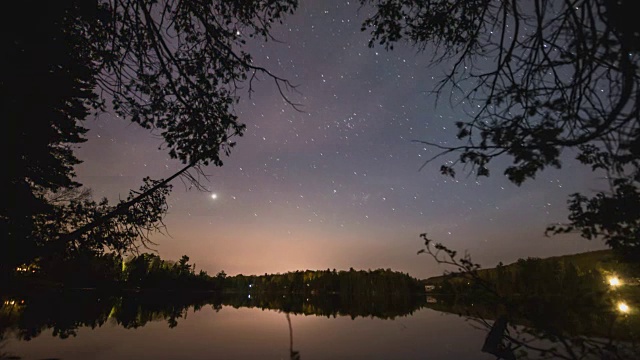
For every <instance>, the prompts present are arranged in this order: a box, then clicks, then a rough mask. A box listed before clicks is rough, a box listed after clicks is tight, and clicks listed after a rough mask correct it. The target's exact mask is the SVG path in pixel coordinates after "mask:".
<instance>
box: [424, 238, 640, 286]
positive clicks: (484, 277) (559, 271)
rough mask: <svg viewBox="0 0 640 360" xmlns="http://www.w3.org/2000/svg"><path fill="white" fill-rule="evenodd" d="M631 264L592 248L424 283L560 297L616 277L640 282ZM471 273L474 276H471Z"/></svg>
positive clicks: (457, 274) (634, 283)
mask: <svg viewBox="0 0 640 360" xmlns="http://www.w3.org/2000/svg"><path fill="white" fill-rule="evenodd" d="M634 266H635V265H634V264H630V263H625V262H622V261H620V260H619V258H617V257H616V256H615V254H614V253H613V252H612V251H611V250H602V251H593V252H587V253H582V254H576V255H566V256H557V257H550V258H544V259H540V258H527V259H519V260H518V261H516V262H515V263H512V264H509V265H502V264H499V265H498V266H496V267H495V268H490V269H480V270H477V271H476V272H475V274H473V276H472V274H469V273H452V274H447V275H443V276H437V277H432V278H429V279H427V280H425V281H424V282H425V284H427V285H434V286H435V289H433V291H434V292H438V293H443V294H463V293H469V292H476V294H475V295H477V292H480V293H482V292H486V290H488V289H487V287H488V288H490V290H491V291H493V292H495V295H497V296H509V297H513V296H527V297H537V296H562V297H565V298H567V297H571V295H573V294H584V293H587V292H603V291H606V290H607V289H608V286H609V285H608V283H607V279H608V278H609V277H619V278H620V279H621V281H624V283H625V284H626V285H631V286H635V285H639V284H640V283H639V282H638V276H639V274H638V271H637V269H635V267H634ZM474 276H475V277H477V279H474Z"/></svg>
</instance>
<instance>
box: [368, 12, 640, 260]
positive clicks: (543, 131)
mask: <svg viewBox="0 0 640 360" xmlns="http://www.w3.org/2000/svg"><path fill="white" fill-rule="evenodd" d="M361 3H363V4H372V5H374V7H375V9H376V12H375V14H374V15H373V16H371V17H369V18H368V19H366V20H365V22H364V24H363V28H362V29H363V30H367V29H370V31H371V35H372V38H371V40H370V46H374V45H376V44H380V45H383V46H385V47H386V48H387V49H392V48H393V46H394V44H395V43H397V42H398V41H401V40H407V41H409V42H411V43H413V44H414V46H416V47H417V48H419V49H420V50H426V49H427V48H428V49H430V50H432V49H433V50H434V52H435V55H434V59H435V61H436V63H442V62H444V61H446V62H447V63H449V64H451V68H450V70H449V71H448V72H447V75H446V76H445V78H444V79H443V80H442V82H441V83H440V84H439V85H438V86H437V88H436V93H438V94H442V93H443V91H444V90H445V89H451V90H452V92H451V99H452V100H453V99H456V98H458V99H461V101H462V102H463V103H464V104H467V105H470V106H469V108H468V110H469V111H468V113H469V120H467V121H461V122H457V123H456V126H457V128H458V133H457V137H458V138H459V139H461V140H464V141H465V143H464V144H463V145H460V146H443V145H441V144H437V143H431V142H426V141H423V143H425V144H429V145H431V146H434V147H437V148H438V149H440V150H441V151H440V152H439V153H438V154H437V155H436V156H435V157H434V158H432V159H431V160H429V161H427V162H430V161H433V160H434V159H436V158H438V157H440V156H442V155H446V154H450V153H456V154H457V155H458V156H457V159H456V160H455V161H453V162H452V163H448V164H447V165H443V166H442V167H441V172H442V173H443V174H446V175H451V176H454V175H455V170H454V167H455V165H456V164H470V165H471V166H472V168H473V170H472V171H474V172H475V173H476V174H477V176H488V175H489V167H488V165H489V163H490V161H491V160H493V159H494V158H496V157H498V156H501V155H506V156H509V157H510V158H511V159H512V164H511V165H510V166H508V167H507V168H506V169H505V171H504V173H505V175H506V176H507V177H508V178H509V179H510V180H511V181H512V182H514V183H515V184H517V185H520V184H522V183H523V182H524V181H525V180H527V179H530V178H533V177H535V175H536V174H537V173H538V172H539V171H541V170H543V169H544V168H546V167H556V168H560V167H561V165H562V164H561V161H560V157H561V153H562V151H563V150H565V149H573V150H574V151H575V152H576V153H577V160H578V161H580V162H581V163H582V164H584V165H587V166H590V167H591V168H592V169H593V170H594V171H595V170H599V169H600V170H603V171H605V172H606V175H607V178H608V179H609V180H610V184H609V185H610V191H607V192H604V191H603V192H600V193H598V194H597V195H596V196H595V197H593V198H588V197H585V196H583V195H580V194H574V195H572V196H571V198H570V200H569V210H570V213H571V215H570V217H569V220H570V223H569V224H567V225H564V226H563V225H561V226H555V227H550V228H549V231H551V232H568V231H579V232H581V234H582V235H583V236H584V237H586V238H589V239H591V238H594V237H602V238H604V240H605V241H606V243H607V244H608V245H610V246H611V247H613V248H615V249H619V250H621V251H622V252H623V253H625V254H627V255H629V256H630V257H632V258H635V259H639V258H640V210H639V209H640V206H638V205H639V204H640V193H639V190H638V182H639V181H640V126H639V120H640V109H639V108H638V99H639V98H640V91H639V90H638V87H639V85H640V76H639V75H638V64H639V54H638V50H639V49H640V23H639V22H638V21H637V19H636V17H635V15H634V11H633V10H632V9H633V8H634V2H633V1H631V0H622V1H614V0H574V1H568V0H567V1H560V0H558V1H552V0H534V1H518V0H508V1H492V0H471V1H452V0H431V1H415V0H408V1H405V0H361Z"/></svg>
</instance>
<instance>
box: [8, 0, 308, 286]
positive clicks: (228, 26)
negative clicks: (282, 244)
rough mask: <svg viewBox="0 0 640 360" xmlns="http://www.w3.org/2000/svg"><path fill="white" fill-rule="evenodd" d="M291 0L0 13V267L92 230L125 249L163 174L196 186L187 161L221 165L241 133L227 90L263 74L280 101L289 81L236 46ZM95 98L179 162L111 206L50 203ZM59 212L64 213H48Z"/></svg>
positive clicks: (134, 1)
mask: <svg viewBox="0 0 640 360" xmlns="http://www.w3.org/2000/svg"><path fill="white" fill-rule="evenodd" d="M296 7H297V1H296V0H269V1H240V0H237V1H213V2H211V1H175V0H163V1H154V0H124V1H122V0H118V1H115V0H93V1H75V0H63V1H58V2H55V4H54V3H51V4H49V3H40V2H32V1H24V2H20V5H19V7H18V8H16V9H15V10H14V11H12V12H8V11H7V12H4V14H3V15H4V16H3V38H2V44H3V48H5V49H6V53H5V55H3V65H4V66H3V70H2V71H3V72H2V74H3V75H2V79H1V81H0V86H2V93H3V94H7V96H3V100H2V101H3V103H2V104H3V112H4V114H5V116H6V118H7V119H8V120H9V121H10V123H11V124H12V126H13V128H12V130H11V131H8V132H6V133H5V134H6V135H5V136H6V138H5V143H8V144H11V145H10V146H11V149H10V151H9V154H10V159H9V172H8V173H7V174H6V175H2V180H0V181H1V185H3V190H4V191H3V192H4V193H5V194H7V195H5V196H6V197H7V198H6V201H2V204H3V205H2V209H0V226H1V229H0V230H2V233H3V234H6V235H7V236H3V239H4V238H6V239H7V240H6V242H5V241H4V240H3V245H4V248H5V249H7V250H8V251H2V254H3V255H2V259H0V263H1V264H2V266H3V269H2V270H3V271H2V272H3V273H4V272H6V271H7V270H10V269H12V268H14V267H15V266H16V265H19V264H21V263H23V262H27V261H30V260H32V259H34V258H35V257H37V256H39V255H42V253H45V254H46V253H50V252H51V251H59V249H63V248H68V247H69V246H68V245H69V244H77V243H80V242H82V243H87V241H93V242H95V244H92V245H94V248H95V249H96V250H97V251H100V249H101V248H102V247H103V246H108V247H110V248H112V249H116V250H123V249H131V248H132V247H134V246H135V244H136V241H137V243H138V244H140V242H139V240H140V239H141V240H142V245H144V246H146V245H147V244H148V237H147V236H146V235H145V234H147V233H148V231H153V230H157V229H158V228H159V227H161V225H162V223H161V219H162V215H164V209H166V202H165V199H166V196H167V194H168V193H169V190H170V186H169V182H170V181H171V180H173V179H175V178H176V177H182V178H185V179H186V180H187V181H191V182H192V183H193V184H194V185H195V186H197V187H198V186H200V185H199V183H198V181H197V177H198V174H199V166H201V165H208V164H214V165H216V166H221V165H222V159H221V154H225V155H228V154H229V152H230V150H231V148H232V147H233V146H234V144H235V143H234V142H233V141H232V138H233V137H234V136H241V135H242V132H243V131H244V128H245V127H244V125H243V124H241V123H240V122H239V120H238V118H237V116H236V115H235V113H234V111H233V106H234V104H235V103H236V102H237V101H238V99H239V95H240V93H239V91H240V90H241V89H243V87H245V88H246V90H247V91H248V92H249V93H250V92H251V91H252V84H253V82H254V81H256V80H257V79H258V78H259V76H260V75H265V76H266V77H268V78H270V79H272V80H273V81H275V84H276V85H277V87H278V89H279V90H280V92H281V94H282V95H283V97H284V98H285V100H287V101H288V98H287V97H286V96H285V91H287V90H289V89H290V88H291V84H290V83H289V82H288V81H286V80H285V79H283V78H281V77H278V76H276V75H274V74H272V73H271V72H269V71H268V70H267V69H265V68H262V67H259V66H257V65H255V64H254V63H253V61H252V58H251V55H250V54H249V53H247V52H246V51H245V50H243V46H244V45H245V43H246V40H247V39H248V38H258V39H262V40H264V41H266V40H268V39H269V38H270V35H269V30H270V27H271V24H272V23H273V22H275V21H281V19H282V18H283V16H285V15H286V14H288V13H291V12H293V10H294V9H295V8H296ZM5 30H6V31H5ZM5 61H6V65H5ZM289 103H290V104H291V105H292V106H296V104H294V103H292V102H290V101H289ZM107 110H108V111H113V112H114V113H115V114H116V115H118V116H121V117H124V118H126V119H128V120H130V121H132V122H134V123H137V124H139V125H140V126H142V127H144V128H146V129H149V130H150V131H152V132H153V133H154V134H157V135H159V136H160V137H162V139H163V140H164V144H163V145H162V148H163V149H165V150H166V151H167V152H168V153H169V155H170V157H171V158H174V159H178V160H180V161H181V162H182V163H183V164H184V165H185V166H184V167H183V168H182V169H181V170H180V171H179V172H177V173H176V174H174V175H172V176H170V177H169V178H167V179H164V180H152V179H145V181H144V185H143V186H142V187H141V189H140V190H139V191H132V193H131V196H130V197H129V198H128V199H127V200H126V201H122V202H120V203H119V204H116V205H109V204H108V203H106V202H93V201H91V200H87V199H86V197H85V198H83V199H82V200H81V201H73V202H69V201H67V202H66V203H65V206H64V207H58V206H57V205H56V204H54V203H52V202H51V201H48V199H50V198H52V197H53V198H55V197H57V194H58V192H61V191H62V192H65V191H68V190H69V189H72V188H74V187H78V186H79V185H80V184H78V183H77V182H75V181H74V180H73V177H74V173H73V166H74V165H76V164H78V163H79V160H78V159H77V158H76V157H75V156H74V155H73V145H74V144H78V143H81V142H83V141H84V140H85V139H84V138H83V134H84V133H85V132H86V130H85V129H84V128H82V126H81V125H80V122H81V121H82V120H84V119H85V118H86V117H87V116H88V115H89V113H90V112H93V111H96V112H99V111H107ZM194 171H195V172H194ZM153 209H156V210H153ZM63 210H64V212H65V213H66V214H67V215H68V216H67V215H64V216H61V212H62V211H63ZM62 218H64V219H66V218H73V219H74V220H73V221H68V220H65V221H63V222H62V223H57V224H56V223H55V221H58V220H60V219H62ZM43 228H45V229H46V230H47V231H46V232H44V233H43V232H38V230H42V229H43ZM96 237H97V238H98V239H99V240H93V239H95V238H96ZM89 239H92V240H89ZM136 239H137V240H136ZM45 245H46V246H45Z"/></svg>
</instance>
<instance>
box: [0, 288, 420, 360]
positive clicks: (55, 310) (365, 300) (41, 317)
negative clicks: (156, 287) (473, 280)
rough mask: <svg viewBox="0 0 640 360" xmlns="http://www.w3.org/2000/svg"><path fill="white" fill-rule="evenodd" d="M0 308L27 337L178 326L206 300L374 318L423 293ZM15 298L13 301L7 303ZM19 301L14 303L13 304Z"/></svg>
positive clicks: (401, 310)
mask: <svg viewBox="0 0 640 360" xmlns="http://www.w3.org/2000/svg"><path fill="white" fill-rule="evenodd" d="M3 302H6V304H4V305H3V306H2V308H0V335H1V334H6V333H7V332H12V333H13V334H15V335H16V336H17V337H18V338H20V339H24V340H29V339H32V338H34V337H36V336H38V335H40V334H41V333H42V332H43V331H45V330H47V329H52V330H53V335H54V336H58V337H60V338H67V337H69V336H75V335H76V330H77V329H78V328H80V327H83V326H88V327H91V328H96V327H100V326H102V325H104V324H105V323H107V322H111V323H115V324H118V325H120V326H122V327H124V328H127V329H129V328H138V327H143V326H145V325H147V324H148V323H149V322H154V321H165V320H166V321H167V323H168V325H169V327H171V328H173V327H175V326H177V325H178V321H179V320H180V319H182V318H185V317H186V315H187V310H189V308H191V307H193V310H194V311H198V310H200V309H201V308H202V307H204V306H207V305H211V306H212V308H213V309H214V310H216V311H218V310H220V309H221V308H222V306H223V305H227V306H232V307H234V308H240V307H246V308H254V307H255V308H261V309H270V310H277V311H282V312H285V313H287V317H288V316H289V314H305V315H317V316H327V317H331V316H333V317H335V316H350V317H352V318H355V317H359V316H362V317H377V318H382V319H393V318H395V317H398V316H406V315H409V314H411V313H413V312H414V311H416V310H417V309H420V308H421V307H422V306H423V305H424V300H423V299H422V297H418V296H414V295H411V294H397V293H396V294H389V295H381V294H378V295H376V296H375V297H371V296H364V297H362V298H358V297H357V296H355V295H354V294H350V295H349V296H342V297H341V296H339V295H332V296H327V297H313V298H307V297H304V296H295V295H282V294H261V295H254V296H252V297H251V298H249V297H248V296H247V295H246V294H225V295H223V294H220V293H188V294H184V293H151V292H149V293H134V294H126V295H122V296H114V295H110V294H105V293H100V292H71V293H57V292H55V293H48V294H34V295H33V296H27V295H25V296H24V297H13V298H9V297H5V298H3ZM9 302H14V305H8V303H9ZM18 302H19V304H18ZM292 351H293V350H292Z"/></svg>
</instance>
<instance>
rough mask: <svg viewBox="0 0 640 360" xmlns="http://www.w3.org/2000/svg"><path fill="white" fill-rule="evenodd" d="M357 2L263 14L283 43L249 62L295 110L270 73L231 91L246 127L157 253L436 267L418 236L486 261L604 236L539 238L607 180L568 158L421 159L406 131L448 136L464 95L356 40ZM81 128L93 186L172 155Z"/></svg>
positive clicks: (130, 183)
mask: <svg viewBox="0 0 640 360" xmlns="http://www.w3.org/2000/svg"><path fill="white" fill-rule="evenodd" d="M366 14H367V9H360V8H359V4H358V2H352V3H351V4H349V2H344V1H322V2H320V1H314V2H311V1H303V2H302V3H301V7H300V8H299V9H298V11H297V12H296V14H295V15H294V16H291V17H289V18H287V19H286V21H285V24H284V25H281V26H275V28H274V33H273V34H274V35H275V37H276V38H277V39H279V40H280V41H282V42H281V43H278V42H273V41H271V42H268V43H266V44H257V45H255V44H254V45H251V47H250V48H249V50H250V52H251V53H252V54H253V55H254V61H255V62H256V63H257V64H259V65H261V66H264V67H266V68H269V69H271V70H272V71H273V72H274V73H276V74H278V75H281V76H283V77H286V78H288V79H289V80H291V82H293V83H295V84H299V87H298V91H299V92H300V94H297V93H290V94H289V96H290V97H291V99H292V100H293V101H295V102H299V103H302V104H303V110H304V112H296V111H295V110H293V109H292V108H291V107H290V106H288V105H286V104H285V103H284V101H283V100H282V98H281V97H280V94H279V93H278V91H277V89H276V88H275V86H274V85H273V83H272V82H270V81H268V80H264V81H262V82H260V83H259V84H257V86H256V89H255V90H256V91H255V93H253V95H252V96H251V98H249V96H248V94H246V93H245V94H243V97H242V99H241V100H240V103H239V105H238V106H237V108H236V111H237V114H238V115H239V117H240V120H241V121H242V122H243V123H245V124H247V132H246V134H245V136H244V137H243V138H240V139H239V141H238V145H237V147H236V148H235V149H234V151H232V153H231V156H230V157H229V158H227V159H226V161H225V164H224V166H222V167H219V168H216V167H209V168H206V169H205V172H206V173H207V174H209V175H210V178H209V181H208V182H205V185H206V186H207V187H208V188H209V189H210V192H207V193H203V192H199V191H196V190H191V191H187V190H186V189H185V186H183V185H182V184H181V183H180V182H177V183H175V184H174V185H175V187H174V192H173V193H172V195H171V198H170V204H171V209H170V213H169V215H168V216H167V218H166V224H167V226H168V229H167V230H168V233H169V235H170V236H163V235H158V236H156V237H154V240H155V241H156V242H157V243H158V246H157V247H156V249H157V250H158V252H159V254H160V255H161V256H162V257H163V258H167V259H177V258H178V257H179V256H181V255H183V254H187V255H189V257H190V258H191V260H192V262H194V263H196V264H197V268H198V269H204V270H206V271H208V272H209V273H211V274H215V273H217V272H218V271H220V270H222V269H224V270H225V271H226V272H227V273H228V274H238V273H243V274H263V273H275V272H286V271H292V270H299V269H300V270H302V269H327V268H331V269H333V268H336V269H348V268H349V267H354V268H362V269H368V268H371V269H374V268H388V267H389V268H392V269H394V270H398V271H403V272H409V273H410V274H411V275H413V276H417V277H427V276H432V275H437V274H439V273H441V272H442V269H441V268H438V267H437V266H436V265H435V264H434V262H433V261H432V260H431V259H429V258H428V257H426V256H424V255H422V256H417V255H416V251H417V250H419V249H420V248H421V247H422V242H421V241H420V238H419V234H420V233H422V232H427V233H428V234H429V235H430V237H432V238H433V239H434V240H437V241H441V242H443V243H444V244H445V245H447V246H449V247H451V248H454V249H456V250H459V251H460V252H462V251H464V250H468V251H469V252H470V253H471V254H472V257H473V258H474V260H476V261H478V262H480V263H481V264H483V266H493V265H495V264H496V263H498V262H499V261H503V262H505V263H508V262H512V261H515V260H516V259H517V258H519V257H527V256H549V255H558V254H566V253H576V252H582V251H587V250H590V249H596V248H601V247H602V244H601V243H598V242H588V241H587V240H583V239H581V238H579V237H577V236H562V237H554V238H545V237H544V229H545V227H546V225H548V224H550V223H553V222H559V221H564V220H565V219H566V214H567V210H566V199H567V195H568V194H570V193H572V192H576V191H585V192H589V191H592V190H594V189H599V188H602V187H603V186H604V185H605V182H604V181H603V180H602V179H601V178H598V176H597V174H593V173H591V172H590V171H588V169H585V168H582V167H581V166H580V165H578V164H576V162H575V161H573V160H571V154H565V158H566V161H565V162H564V165H565V166H564V168H563V169H562V170H548V171H545V172H543V173H541V174H539V175H538V176H537V178H536V179H535V180H534V181H529V182H527V183H525V184H524V185H523V186H521V187H517V186H515V185H513V184H511V183H510V182H508V181H507V179H506V178H505V177H504V176H503V175H502V170H503V169H504V166H505V165H506V164H508V160H509V159H506V158H505V159H501V161H496V163H495V164H493V167H492V168H491V170H492V171H493V172H492V174H493V175H492V176H491V177H490V178H481V179H476V178H475V176H474V175H473V174H470V175H469V176H467V174H465V173H464V171H462V169H458V172H459V175H458V177H457V178H456V179H455V180H454V179H451V178H447V177H444V176H442V175H440V173H439V171H438V169H439V167H440V165H442V163H443V162H444V161H445V160H446V159H443V160H442V161H440V160H437V161H435V162H434V163H433V164H430V165H428V166H426V167H425V168H424V169H422V170H421V171H418V170H419V168H420V167H421V166H422V164H423V163H424V161H425V160H426V159H428V158H430V157H431V156H433V155H434V154H436V150H435V149H432V148H429V147H425V146H421V145H419V144H416V143H413V142H411V141H412V140H427V141H432V142H439V143H441V144H449V145H452V144H455V141H456V140H455V134H456V129H455V127H454V122H455V121H457V120H463V119H465V118H466V115H465V114H464V112H463V111H462V110H463V109H465V108H466V109H467V110H469V108H470V106H472V105H470V104H454V106H452V105H451V104H450V103H449V101H448V100H447V96H445V97H444V98H443V99H442V100H441V101H440V102H439V103H438V104H436V103H435V97H434V96H432V95H430V94H428V92H429V91H430V90H432V89H433V86H434V85H435V83H436V81H437V80H438V78H439V77H440V76H442V74H443V72H444V71H445V70H446V69H447V64H441V65H438V66H429V60H430V58H431V57H430V55H431V54H430V53H429V51H425V52H423V53H416V51H415V50H414V49H412V48H411V47H409V46H396V49H395V50H394V51H392V52H386V51H385V50H384V49H382V48H374V49H370V48H368V47H367V41H368V36H367V34H366V33H362V32H360V25H361V22H362V20H363V18H364V17H365V16H366ZM436 105H437V106H436ZM86 125H87V126H88V127H89V128H90V129H91V131H90V132H89V134H88V137H89V141H88V142H87V143H85V144H83V145H82V148H81V149H80V150H79V151H78V155H79V156H80V158H82V159H84V160H85V163H84V164H82V165H80V166H79V167H78V175H79V178H80V181H82V182H84V184H85V185H87V186H89V187H92V188H93V189H94V195H95V196H96V197H102V196H106V197H108V198H110V199H118V197H119V196H120V197H126V194H127V193H128V190H129V189H131V188H138V187H139V186H140V184H141V179H142V178H143V177H144V176H147V175H149V176H151V177H152V178H161V177H166V176H169V175H170V174H172V173H174V172H175V171H176V170H177V169H178V168H180V167H181V164H179V163H178V162H176V161H172V160H169V158H168V155H167V154H166V153H164V152H162V151H158V150H157V149H158V146H159V145H160V140H159V139H158V138H157V137H154V136H153V135H152V134H150V133H148V132H147V131H146V130H143V129H140V128H139V127H137V126H136V125H133V124H130V123H129V122H127V121H126V120H123V119H119V118H116V117H115V116H113V115H111V114H103V115H100V116H99V117H98V118H96V119H89V120H87V123H86ZM212 193H215V194H217V198H216V199H215V200H214V199H212V198H211V194H212Z"/></svg>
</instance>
